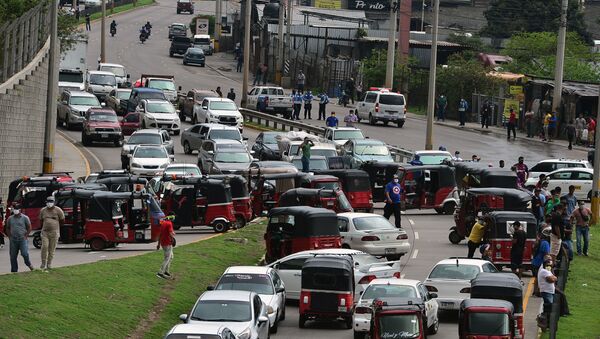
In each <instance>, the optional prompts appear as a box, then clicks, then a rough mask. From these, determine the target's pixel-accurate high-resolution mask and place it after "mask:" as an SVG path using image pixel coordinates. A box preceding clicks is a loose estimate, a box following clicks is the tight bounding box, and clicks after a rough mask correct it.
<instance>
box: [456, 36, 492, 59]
mask: <svg viewBox="0 0 600 339" xmlns="http://www.w3.org/2000/svg"><path fill="white" fill-rule="evenodd" d="M446 40H447V41H448V42H452V43H455V44H460V45H462V46H466V47H468V49H467V50H465V51H463V52H461V54H462V55H463V57H464V58H465V59H473V58H475V57H477V55H479V53H485V52H492V51H493V48H492V47H491V46H489V45H487V44H485V43H484V42H483V41H482V40H481V38H480V37H479V35H473V36H466V35H464V34H454V33H452V34H450V35H449V36H448V38H447V39H446Z"/></svg>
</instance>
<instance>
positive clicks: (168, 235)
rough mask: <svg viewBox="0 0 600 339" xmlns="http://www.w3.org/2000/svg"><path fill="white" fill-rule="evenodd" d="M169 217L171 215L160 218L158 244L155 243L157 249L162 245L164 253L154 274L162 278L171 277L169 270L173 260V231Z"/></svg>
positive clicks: (170, 217)
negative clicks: (160, 263)
mask: <svg viewBox="0 0 600 339" xmlns="http://www.w3.org/2000/svg"><path fill="white" fill-rule="evenodd" d="M171 219H172V216H168V217H165V218H163V219H161V220H160V234H159V238H158V244H156V250H157V251H158V250H159V249H160V248H161V247H162V249H163V254H164V259H163V263H162V265H161V266H160V271H158V273H156V276H157V277H159V278H163V279H169V278H171V272H169V271H170V269H171V262H172V261H173V246H174V244H175V231H173V223H172V222H171Z"/></svg>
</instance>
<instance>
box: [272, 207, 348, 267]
mask: <svg viewBox="0 0 600 339" xmlns="http://www.w3.org/2000/svg"><path fill="white" fill-rule="evenodd" d="M264 239H265V245H266V254H265V261H266V262H267V263H271V262H273V261H275V260H277V259H280V258H283V257H285V256H287V255H290V254H292V253H296V252H300V251H305V250H314V249H324V248H340V247H341V246H342V238H341V236H340V230H339V228H338V226H337V215H336V214H335V212H333V211H331V210H327V209H324V208H315V207H307V206H293V207H276V208H273V209H271V210H270V211H269V223H268V225H267V230H266V233H265V236H264Z"/></svg>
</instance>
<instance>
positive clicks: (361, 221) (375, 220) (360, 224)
mask: <svg viewBox="0 0 600 339" xmlns="http://www.w3.org/2000/svg"><path fill="white" fill-rule="evenodd" d="M353 222H354V227H355V228H356V229H357V230H358V231H367V230H395V229H396V227H395V226H393V225H392V224H391V223H390V222H389V221H388V220H387V219H386V218H384V217H382V216H372V217H359V218H354V219H353Z"/></svg>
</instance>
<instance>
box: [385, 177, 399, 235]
mask: <svg viewBox="0 0 600 339" xmlns="http://www.w3.org/2000/svg"><path fill="white" fill-rule="evenodd" d="M403 192H404V190H403V189H402V185H400V179H399V178H398V175H397V174H394V177H393V179H392V181H390V182H389V183H388V184H387V185H385V207H384V208H383V216H384V217H385V218H386V219H389V218H390V217H391V216H392V214H393V215H394V222H395V224H396V228H402V193H403Z"/></svg>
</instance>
